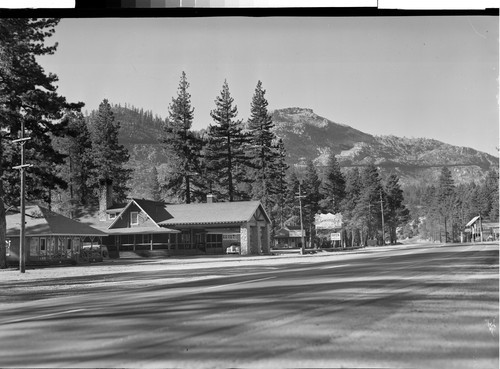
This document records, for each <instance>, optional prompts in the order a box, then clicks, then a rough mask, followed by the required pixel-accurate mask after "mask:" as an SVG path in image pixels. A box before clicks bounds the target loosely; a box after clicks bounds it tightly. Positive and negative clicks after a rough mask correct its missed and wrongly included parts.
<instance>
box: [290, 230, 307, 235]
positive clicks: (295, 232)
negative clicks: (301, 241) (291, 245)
mask: <svg viewBox="0 0 500 369" xmlns="http://www.w3.org/2000/svg"><path fill="white" fill-rule="evenodd" d="M302 232H303V233H302ZM302 232H300V230H298V231H296V230H293V231H290V233H289V235H288V237H302V236H304V237H305V235H306V232H305V231H302Z"/></svg>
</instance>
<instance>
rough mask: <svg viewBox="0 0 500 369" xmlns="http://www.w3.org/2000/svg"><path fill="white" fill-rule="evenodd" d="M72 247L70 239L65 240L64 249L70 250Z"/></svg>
mask: <svg viewBox="0 0 500 369" xmlns="http://www.w3.org/2000/svg"><path fill="white" fill-rule="evenodd" d="M72 245H73V240H72V239H71V238H68V239H67V240H66V249H67V250H71V246H72Z"/></svg>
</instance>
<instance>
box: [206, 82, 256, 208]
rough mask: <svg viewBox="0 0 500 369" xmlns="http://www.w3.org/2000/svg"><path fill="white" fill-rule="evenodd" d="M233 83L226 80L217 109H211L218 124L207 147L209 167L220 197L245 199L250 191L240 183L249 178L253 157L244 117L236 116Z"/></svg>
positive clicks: (211, 133)
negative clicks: (231, 85)
mask: <svg viewBox="0 0 500 369" xmlns="http://www.w3.org/2000/svg"><path fill="white" fill-rule="evenodd" d="M233 102H234V99H233V98H232V97H231V94H230V92H229V85H228V84H227V81H224V84H223V86H222V91H221V93H220V96H217V98H216V100H215V109H214V110H212V111H211V112H210V115H211V117H212V119H213V120H214V122H215V124H214V125H210V126H209V127H208V142H207V147H206V150H205V152H206V158H205V159H206V162H207V164H206V165H207V171H208V172H210V175H211V177H212V179H213V183H214V186H213V190H214V192H215V193H216V194H217V195H218V197H219V198H221V199H223V200H228V201H235V200H242V199H246V198H247V197H248V194H247V193H246V192H245V191H243V189H242V188H241V187H240V186H241V185H242V184H244V183H245V182H246V181H247V176H246V175H245V171H246V170H247V168H248V165H249V158H248V157H247V156H246V154H245V148H246V146H247V145H248V137H247V136H246V135H245V134H244V133H243V127H242V123H241V121H237V120H235V118H236V116H237V115H238V109H237V107H236V106H233Z"/></svg>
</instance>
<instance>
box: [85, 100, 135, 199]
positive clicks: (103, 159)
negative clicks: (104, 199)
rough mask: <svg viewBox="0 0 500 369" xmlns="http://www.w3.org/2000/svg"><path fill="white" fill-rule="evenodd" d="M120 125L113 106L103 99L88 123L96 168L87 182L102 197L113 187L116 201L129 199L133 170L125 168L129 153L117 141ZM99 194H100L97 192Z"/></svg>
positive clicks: (92, 157)
mask: <svg viewBox="0 0 500 369" xmlns="http://www.w3.org/2000/svg"><path fill="white" fill-rule="evenodd" d="M119 130H120V124H119V123H118V122H115V119H114V115H113V112H112V111H111V105H110V104H109V102H108V100H106V99H104V100H103V101H102V102H101V104H100V105H99V110H98V111H97V113H96V114H94V115H93V116H92V117H91V118H90V121H89V133H90V139H91V142H92V150H91V156H90V157H91V160H92V163H93V169H92V171H91V175H90V176H89V179H88V181H87V183H88V184H89V185H90V186H91V187H92V188H94V189H97V190H98V193H99V194H100V195H99V196H101V195H102V193H103V191H104V190H105V188H106V187H107V186H109V185H111V186H112V188H113V199H114V200H115V201H117V202H119V201H123V200H124V199H125V198H126V197H127V192H128V190H129V189H128V188H127V186H126V183H127V181H128V180H129V179H130V174H131V170H130V169H126V168H125V164H126V163H127V162H128V159H129V154H128V151H127V149H126V148H125V147H124V146H123V145H120V144H119V142H118V132H119ZM96 192H97V191H96Z"/></svg>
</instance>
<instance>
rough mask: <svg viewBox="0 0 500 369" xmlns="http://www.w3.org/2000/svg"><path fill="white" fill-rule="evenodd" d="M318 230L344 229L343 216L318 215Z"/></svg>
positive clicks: (315, 219)
mask: <svg viewBox="0 0 500 369" xmlns="http://www.w3.org/2000/svg"><path fill="white" fill-rule="evenodd" d="M314 225H315V226H316V229H332V230H333V229H335V228H341V227H342V214H340V213H337V214H332V213H328V214H316V215H315V216H314Z"/></svg>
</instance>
